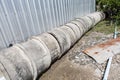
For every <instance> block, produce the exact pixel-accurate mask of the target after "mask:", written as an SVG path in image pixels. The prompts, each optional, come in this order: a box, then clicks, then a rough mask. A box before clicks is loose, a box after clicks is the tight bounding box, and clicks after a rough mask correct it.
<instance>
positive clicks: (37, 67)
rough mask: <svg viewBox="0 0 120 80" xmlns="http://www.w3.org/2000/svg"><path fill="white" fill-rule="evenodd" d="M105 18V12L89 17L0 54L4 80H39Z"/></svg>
mask: <svg viewBox="0 0 120 80" xmlns="http://www.w3.org/2000/svg"><path fill="white" fill-rule="evenodd" d="M104 18H105V15H104V13H102V12H96V13H93V14H89V15H87V16H85V17H81V18H78V19H75V20H73V21H71V22H69V23H67V24H65V25H64V26H61V27H59V28H56V29H54V30H53V31H49V32H47V33H43V34H41V35H37V36H34V37H31V38H30V39H28V40H27V41H26V42H24V43H20V44H16V45H13V46H12V47H11V48H8V49H4V50H2V51H0V80H36V78H37V77H38V75H39V74H41V73H42V72H43V71H45V70H46V69H47V68H48V67H49V66H50V64H51V63H52V62H53V61H55V60H57V59H59V57H61V56H62V55H63V54H64V53H65V52H66V51H67V50H69V49H70V47H71V46H73V44H74V43H75V42H76V41H77V40H78V39H80V37H81V36H82V35H83V34H84V33H85V32H86V31H88V30H89V29H90V28H91V27H92V26H93V25H96V24H97V23H98V22H99V21H101V20H103V19H104Z"/></svg>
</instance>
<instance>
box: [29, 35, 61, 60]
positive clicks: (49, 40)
mask: <svg viewBox="0 0 120 80" xmlns="http://www.w3.org/2000/svg"><path fill="white" fill-rule="evenodd" d="M30 39H35V40H38V41H40V42H41V43H44V44H45V45H46V47H47V48H48V50H49V52H50V55H51V59H52V62H53V61H55V60H56V59H57V58H58V56H59V54H60V46H59V44H58V41H57V40H56V39H55V38H54V37H53V36H52V35H51V34H49V33H43V34H41V35H37V36H33V37H31V38H30Z"/></svg>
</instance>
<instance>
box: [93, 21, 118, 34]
mask: <svg viewBox="0 0 120 80" xmlns="http://www.w3.org/2000/svg"><path fill="white" fill-rule="evenodd" d="M106 23H107V24H106ZM91 31H95V32H101V33H104V34H111V33H113V32H114V26H111V25H109V24H108V21H102V22H100V23H98V24H97V25H96V26H95V27H93V28H92V30H91ZM118 31H120V25H119V26H118Z"/></svg>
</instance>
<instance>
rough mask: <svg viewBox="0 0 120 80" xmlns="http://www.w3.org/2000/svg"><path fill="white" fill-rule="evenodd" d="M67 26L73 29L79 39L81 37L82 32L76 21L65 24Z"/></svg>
mask: <svg viewBox="0 0 120 80" xmlns="http://www.w3.org/2000/svg"><path fill="white" fill-rule="evenodd" d="M65 26H68V27H69V28H71V29H72V30H73V32H74V34H75V36H76V39H77V40H78V39H79V38H80V36H81V33H80V30H79V28H78V26H77V25H75V24H74V23H67V24H65Z"/></svg>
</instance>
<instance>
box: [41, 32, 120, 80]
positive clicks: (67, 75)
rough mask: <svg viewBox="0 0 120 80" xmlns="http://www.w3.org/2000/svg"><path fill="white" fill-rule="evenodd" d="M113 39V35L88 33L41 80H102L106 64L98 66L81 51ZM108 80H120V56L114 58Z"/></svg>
mask: <svg viewBox="0 0 120 80" xmlns="http://www.w3.org/2000/svg"><path fill="white" fill-rule="evenodd" d="M112 37H113V35H112V34H108V35H105V34H103V33H98V32H88V33H87V34H86V35H85V36H83V37H82V38H81V39H80V40H79V41H78V42H77V43H76V44H75V45H74V46H73V47H72V48H71V49H70V50H69V51H68V52H67V54H66V55H65V56H63V57H62V58H61V59H60V60H58V61H57V62H55V63H54V64H53V65H52V66H51V67H50V69H49V70H48V71H47V72H45V73H44V74H43V75H42V76H41V77H40V79H39V80H102V77H103V74H104V70H105V66H106V62H104V63H102V64H98V63H96V62H95V61H94V60H93V59H92V58H90V57H89V56H87V55H86V54H84V53H81V51H82V50H83V49H85V48H87V47H90V46H93V45H95V44H98V43H102V42H104V41H107V40H109V39H110V38H112ZM108 80H120V54H118V55H115V56H114V57H113V61H112V65H111V69H110V74H109V77H108Z"/></svg>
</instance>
